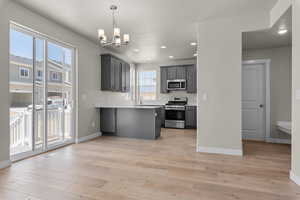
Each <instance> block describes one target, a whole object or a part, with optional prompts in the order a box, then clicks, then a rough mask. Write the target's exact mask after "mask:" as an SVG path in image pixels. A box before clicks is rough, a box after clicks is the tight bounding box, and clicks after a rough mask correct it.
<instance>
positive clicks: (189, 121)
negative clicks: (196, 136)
mask: <svg viewBox="0 0 300 200" xmlns="http://www.w3.org/2000/svg"><path fill="white" fill-rule="evenodd" d="M185 127H186V128H193V129H194V128H197V106H186V110H185Z"/></svg>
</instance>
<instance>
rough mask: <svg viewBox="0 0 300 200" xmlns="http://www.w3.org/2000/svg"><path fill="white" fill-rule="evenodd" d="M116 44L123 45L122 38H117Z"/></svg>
mask: <svg viewBox="0 0 300 200" xmlns="http://www.w3.org/2000/svg"><path fill="white" fill-rule="evenodd" d="M116 46H121V38H116Z"/></svg>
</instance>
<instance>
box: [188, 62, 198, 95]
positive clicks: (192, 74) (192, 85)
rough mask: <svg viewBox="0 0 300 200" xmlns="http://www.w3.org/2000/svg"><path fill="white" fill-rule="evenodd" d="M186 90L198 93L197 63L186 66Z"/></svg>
mask: <svg viewBox="0 0 300 200" xmlns="http://www.w3.org/2000/svg"><path fill="white" fill-rule="evenodd" d="M186 80H187V81H186V91H187V92H188V93H197V70H196V66H195V65H190V66H187V67H186Z"/></svg>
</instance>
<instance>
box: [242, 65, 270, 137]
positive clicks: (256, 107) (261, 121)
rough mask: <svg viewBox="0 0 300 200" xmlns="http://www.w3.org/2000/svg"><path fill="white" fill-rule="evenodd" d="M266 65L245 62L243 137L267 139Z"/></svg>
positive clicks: (243, 74) (243, 75) (243, 68)
mask: <svg viewBox="0 0 300 200" xmlns="http://www.w3.org/2000/svg"><path fill="white" fill-rule="evenodd" d="M265 77H266V76H265V66H264V64H243V67H242V134H243V139H251V140H265V137H266V128H265V124H266V122H265V113H266V112H265V107H266V106H265V96H266V95H265V91H266V90H265Z"/></svg>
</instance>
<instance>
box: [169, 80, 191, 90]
mask: <svg viewBox="0 0 300 200" xmlns="http://www.w3.org/2000/svg"><path fill="white" fill-rule="evenodd" d="M167 89H168V90H170V91H175V90H186V80H184V79H181V80H167Z"/></svg>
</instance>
